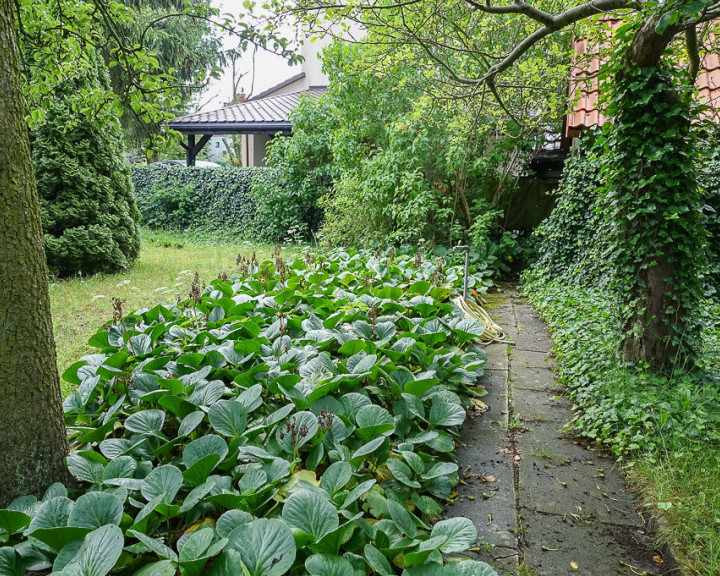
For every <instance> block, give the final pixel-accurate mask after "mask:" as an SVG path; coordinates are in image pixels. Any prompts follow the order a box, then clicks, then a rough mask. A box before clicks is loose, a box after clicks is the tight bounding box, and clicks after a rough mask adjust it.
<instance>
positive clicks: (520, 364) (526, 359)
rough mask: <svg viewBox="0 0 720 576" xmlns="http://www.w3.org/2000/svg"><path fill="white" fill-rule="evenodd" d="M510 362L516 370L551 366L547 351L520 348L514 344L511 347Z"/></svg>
mask: <svg viewBox="0 0 720 576" xmlns="http://www.w3.org/2000/svg"><path fill="white" fill-rule="evenodd" d="M511 354H512V357H511V362H512V365H513V366H514V367H515V368H516V370H523V369H525V368H551V367H552V362H551V360H550V358H549V357H548V354H547V352H536V351H533V350H522V349H519V348H518V347H517V346H515V347H514V348H513V349H512V353H511Z"/></svg>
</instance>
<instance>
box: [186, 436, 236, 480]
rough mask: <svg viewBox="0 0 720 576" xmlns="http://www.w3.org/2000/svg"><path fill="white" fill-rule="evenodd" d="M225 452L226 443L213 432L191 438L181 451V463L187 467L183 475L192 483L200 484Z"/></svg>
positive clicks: (226, 450) (220, 460)
mask: <svg viewBox="0 0 720 576" xmlns="http://www.w3.org/2000/svg"><path fill="white" fill-rule="evenodd" d="M227 453H228V445H227V443H226V442H225V440H223V439H222V438H221V437H220V436H217V435H215V434H208V435H206V436H201V437H200V438H198V439H197V440H193V441H192V442H190V444H188V445H187V446H186V447H185V450H184V451H183V464H184V465H185V466H186V467H187V469H186V470H185V473H184V474H183V477H184V478H185V480H187V481H188V482H190V483H192V484H202V483H203V482H205V480H207V477H208V476H209V475H210V472H212V471H213V470H214V469H215V467H216V466H217V465H218V464H219V463H220V462H222V461H223V459H224V458H225V456H227Z"/></svg>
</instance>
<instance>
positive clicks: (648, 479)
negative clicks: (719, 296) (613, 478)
mask: <svg viewBox="0 0 720 576" xmlns="http://www.w3.org/2000/svg"><path fill="white" fill-rule="evenodd" d="M662 74H663V73H661V74H660V75H661V76H662ZM634 81H637V82H650V83H651V87H652V90H649V95H648V97H649V98H651V99H652V98H653V97H654V96H653V94H656V95H657V94H662V93H663V91H664V90H667V82H668V80H667V77H664V78H657V77H654V76H653V74H652V73H650V72H647V71H645V72H643V74H642V75H641V76H639V77H636V79H635V80H634ZM663 86H665V87H663ZM626 95H627V94H623V95H622V96H621V97H622V98H624V97H625V96H626ZM676 104H677V101H676V100H673V99H672V98H668V97H667V95H666V94H664V95H662V97H661V102H659V103H658V105H659V106H660V107H662V106H664V105H667V106H674V105H676ZM629 108H630V109H632V106H629ZM678 110H679V109H678ZM678 113H679V114H683V112H682V111H681V110H680V111H679V112H678ZM621 118H622V119H623V120H624V119H628V120H629V121H630V120H632V122H630V123H629V124H628V125H625V124H623V122H622V121H620V122H616V125H615V126H613V127H612V128H610V129H606V131H605V133H604V134H603V135H602V136H600V137H595V136H593V137H590V138H588V139H586V140H585V142H583V143H582V144H581V146H580V149H579V150H577V151H576V155H575V156H574V157H573V158H571V160H570V161H569V162H568V164H567V165H566V169H565V173H564V176H563V181H562V183H561V186H560V191H561V193H560V195H559V198H558V203H557V207H556V210H555V212H554V213H553V215H552V216H551V218H549V219H548V220H547V221H546V223H545V224H544V225H543V226H542V227H541V228H540V230H539V231H538V235H539V236H540V238H541V244H540V254H541V256H540V259H539V261H538V263H537V264H536V265H535V267H534V268H533V269H532V270H530V272H529V273H528V274H527V275H526V280H527V283H526V286H525V291H526V293H527V294H528V296H529V297H530V300H531V302H532V303H533V304H534V305H535V306H536V307H537V308H538V310H539V311H540V312H541V313H542V314H543V316H544V317H545V319H546V320H547V321H548V324H549V326H550V329H551V331H552V334H553V338H554V340H555V343H556V347H555V353H556V356H557V359H558V369H559V375H560V377H561V379H562V381H563V382H564V383H565V384H566V385H567V387H568V392H569V395H570V396H571V398H572V399H573V401H574V402H575V403H576V404H577V405H578V406H579V408H580V410H579V411H578V413H577V415H576V416H575V418H574V419H573V421H572V423H571V424H572V427H573V429H574V430H575V431H576V432H577V433H579V434H580V435H582V436H585V437H586V438H589V439H590V440H592V441H596V442H598V443H601V444H602V445H605V446H608V447H609V448H611V449H612V450H613V451H614V452H615V453H616V454H617V455H619V456H621V457H622V458H623V460H624V462H625V464H626V465H627V466H628V467H629V469H630V472H631V475H632V476H633V477H634V478H635V479H636V480H637V482H638V485H639V486H640V488H641V490H642V493H643V496H644V499H645V502H646V504H647V505H648V506H649V507H650V508H651V509H653V511H654V512H655V513H656V514H658V515H660V516H662V517H663V521H662V522H661V524H660V537H661V538H662V539H663V540H665V541H669V542H670V543H671V544H673V545H674V547H675V549H676V551H677V552H678V554H679V555H680V557H681V562H682V564H683V565H684V567H685V568H687V569H688V570H689V572H690V573H693V574H703V575H717V574H718V573H720V572H718V566H720V564H719V563H718V552H717V551H718V549H720V522H718V521H717V518H718V517H719V516H718V514H719V513H720V512H719V511H720V500H719V499H718V498H716V497H715V495H714V488H713V486H714V485H715V484H716V483H717V474H716V473H715V471H716V469H717V466H718V458H717V451H718V447H720V386H719V384H720V371H718V365H720V349H719V348H718V335H719V334H720V309H719V308H718V305H717V302H716V301H715V300H713V298H714V297H716V293H717V280H716V278H717V277H716V273H717V265H718V261H717V251H716V246H717V241H718V237H717V221H716V214H715V212H714V211H713V208H714V206H715V205H716V203H717V190H718V189H717V179H716V178H715V177H714V171H715V169H716V166H717V159H716V153H715V151H714V150H712V149H711V148H710V147H707V146H705V145H697V146H696V147H695V149H694V152H692V153H691V152H689V151H688V149H687V148H682V147H677V148H676V147H674V145H673V149H672V150H670V149H667V150H666V149H665V148H662V147H659V146H658V143H657V142H655V144H652V142H653V140H652V138H651V137H646V138H644V139H643V140H642V141H641V140H640V139H639V135H638V134H635V133H633V134H631V132H634V131H635V130H637V126H638V125H641V123H640V122H638V121H637V119H635V120H633V116H632V114H629V115H628V116H622V117H621ZM672 118H673V115H672V114H667V115H663V116H662V118H659V119H658V121H660V122H668V123H669V126H665V127H664V128H663V130H664V131H665V132H667V131H668V130H672V129H675V128H674V127H678V126H683V125H686V126H687V127H689V123H686V122H685V121H681V122H679V123H677V124H676V123H674V122H673V121H672ZM644 121H649V122H650V123H651V124H653V122H655V120H654V119H648V118H647V117H645V119H644ZM617 124H619V125H617ZM653 125H654V124H653ZM608 132H609V135H608ZM702 136H704V134H703V132H702V131H700V130H698V131H697V132H696V134H695V137H696V138H698V140H697V141H696V142H697V143H698V144H702V140H700V137H702ZM681 137H682V138H686V137H687V136H683V135H682V134H678V138H681ZM628 139H630V140H632V142H629V141H628ZM709 140H710V141H712V140H713V138H710V139H709ZM623 142H624V144H621V143H623ZM632 146H638V147H639V149H640V150H641V152H639V153H638V154H637V155H635V156H633V157H632V158H630V159H628V160H627V161H626V162H627V163H629V164H628V165H629V166H630V171H631V173H632V174H631V175H630V176H626V177H624V180H623V176H622V174H623V170H624V169H625V168H626V164H622V163H621V162H620V159H621V158H620V157H621V156H623V155H626V154H627V151H628V149H629V148H631V147H632ZM658 150H664V152H663V154H662V155H663V157H665V156H667V157H668V158H670V159H671V160H672V159H674V160H672V161H669V163H668V165H667V166H664V167H663V168H662V169H663V170H665V169H667V170H669V171H670V172H669V173H665V172H661V170H660V169H657V170H650V172H646V171H643V170H647V169H648V168H647V167H648V166H651V165H652V162H653V161H656V160H657V159H658V156H655V155H653V154H654V152H653V151H655V152H657V151H658ZM658 153H659V152H658ZM645 156H649V158H648V159H647V160H644V158H645ZM636 162H644V164H643V166H644V167H643V168H642V170H639V169H637V168H636V167H635V168H634V167H633V166H636ZM692 163H694V164H695V166H692ZM695 168H697V170H698V174H699V175H700V179H699V183H700V185H699V186H696V185H695V180H694V176H693V175H692V173H693V171H694V170H695ZM643 174H645V175H646V176H648V175H650V174H652V175H650V176H649V177H651V178H654V177H655V176H653V175H659V174H663V177H662V182H660V183H659V184H658V186H657V187H655V188H652V189H650V188H647V189H644V188H643V185H641V184H638V183H637V182H635V179H636V178H642V177H643ZM686 174H690V175H689V176H687V177H686V176H685V175H686ZM657 177H659V176H657ZM633 182H635V184H633ZM650 190H653V191H654V192H653V196H652V197H651V198H650V197H649V196H648V194H650V193H651V192H650ZM655 191H659V192H658V195H657V196H656V195H654V193H655ZM638 194H639V196H638ZM662 206H665V207H664V208H662V209H661V207H662ZM687 210H693V211H694V215H692V217H690V218H684V217H683V214H684V213H685V211H687ZM678 220H681V222H678ZM688 226H691V229H689V228H688ZM706 238H708V239H709V242H706V240H705V239H706ZM668 244H672V247H671V248H668ZM663 255H664V256H663ZM661 257H664V258H667V259H668V260H666V262H667V264H669V265H671V266H669V267H668V266H666V267H665V273H666V274H668V278H670V280H669V282H668V284H667V285H666V290H667V294H666V299H665V300H663V305H667V306H670V307H671V308H670V309H669V310H670V312H671V313H672V314H673V315H674V316H675V317H676V318H678V317H679V318H683V320H682V322H681V323H677V324H674V325H670V324H667V325H666V326H670V327H671V328H672V329H673V332H672V333H668V335H667V338H665V339H664V340H663V345H666V346H670V347H672V349H673V350H674V352H673V354H672V355H671V357H670V360H671V362H670V363H669V364H667V365H666V366H669V368H667V369H666V371H665V372H664V373H663V372H661V373H658V372H657V371H653V370H650V369H649V368H650V367H649V365H648V364H647V363H645V362H639V363H636V364H632V363H628V361H627V360H628V357H627V350H623V346H622V344H623V342H627V339H628V332H629V330H631V328H632V326H631V322H629V320H630V319H631V318H632V315H631V311H632V310H633V309H634V308H635V306H634V304H636V302H635V303H634V302H633V298H637V294H638V291H643V290H645V289H646V283H645V282H643V278H645V281H647V277H643V276H642V274H641V272H642V271H643V270H647V269H649V268H650V267H652V266H655V265H656V264H657V262H658V260H659V259H660V258H661ZM634 269H637V270H639V271H640V273H639V274H640V275H639V276H634V275H633V273H632V271H633V270H634ZM673 278H674V280H673ZM703 293H704V295H703ZM673 298H674V299H675V300H673ZM672 302H675V304H672ZM656 314H659V312H657V311H656ZM635 319H636V320H637V317H636V318H635ZM648 326H649V324H648V323H647V322H645V323H644V326H643V329H647V328H648ZM683 327H684V328H683ZM676 329H677V330H676ZM673 334H674V336H673ZM678 338H681V339H682V341H680V340H678ZM656 367H657V365H656Z"/></svg>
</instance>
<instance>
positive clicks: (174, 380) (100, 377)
mask: <svg viewBox="0 0 720 576" xmlns="http://www.w3.org/2000/svg"><path fill="white" fill-rule="evenodd" d="M237 264H238V270H237V273H236V274H233V275H231V276H230V277H227V276H222V277H220V278H217V279H215V280H213V281H212V282H210V284H209V285H208V286H203V285H202V284H201V281H200V279H199V277H197V276H195V278H194V280H193V281H192V283H191V285H190V296H189V298H188V299H185V300H182V301H179V302H178V303H177V305H170V306H155V307H154V308H151V309H141V310H138V311H137V312H136V313H133V314H129V315H126V314H125V313H124V310H123V305H122V302H120V301H116V302H115V318H114V321H113V322H112V323H108V324H107V325H106V326H105V327H103V328H102V329H101V330H100V331H99V332H97V334H95V336H93V337H92V339H91V344H92V345H94V346H96V347H97V348H98V353H97V354H93V355H90V356H86V357H85V358H83V359H82V360H81V361H79V362H77V363H76V364H74V365H72V366H71V367H70V368H68V370H66V371H65V373H64V375H63V377H64V378H65V379H66V380H67V381H69V382H71V383H72V384H74V385H76V386H77V389H76V391H75V392H73V393H72V394H71V395H70V396H68V398H67V399H66V400H65V403H64V408H65V417H66V421H67V424H68V426H69V430H70V432H71V438H72V440H73V441H74V442H75V443H76V449H75V450H74V451H73V452H72V453H71V455H70V456H69V457H68V460H67V463H68V466H69V468H70V471H71V473H72V474H73V475H74V476H75V477H76V478H78V480H79V481H80V483H81V484H80V488H79V489H74V488H73V487H66V486H63V485H61V484H54V485H53V486H52V487H51V488H50V489H48V491H47V493H46V494H45V496H44V497H43V498H42V499H41V500H39V501H38V500H36V499H35V498H34V497H24V498H19V499H17V500H16V501H15V502H13V503H12V504H11V506H10V508H9V509H8V510H4V511H0V527H1V528H2V534H3V537H4V539H5V541H6V545H5V546H4V547H3V548H0V561H1V562H2V565H3V566H5V567H7V570H6V571H7V574H8V576H21V575H23V574H24V573H25V570H26V569H31V570H46V569H49V568H50V567H51V566H52V570H53V573H58V574H65V575H69V574H78V575H79V574H87V573H89V574H93V576H105V575H107V574H108V573H109V572H110V571H111V570H113V569H114V570H115V571H119V573H125V574H140V575H142V576H148V575H151V574H152V575H170V574H174V573H175V572H176V570H178V569H179V570H180V573H181V574H187V575H198V574H201V573H203V571H204V570H205V569H206V568H207V567H208V566H210V564H212V565H211V566H210V567H209V570H208V571H207V573H208V574H211V575H214V576H222V575H225V574H227V575H235V574H237V573H238V569H242V570H243V573H246V574H252V575H270V576H275V575H278V576H279V575H281V574H285V573H288V572H289V573H298V574H301V573H306V572H308V573H310V574H316V575H318V576H324V575H330V574H341V575H344V574H347V575H348V576H349V575H352V574H355V573H356V572H358V571H359V572H362V573H369V572H376V573H379V574H392V573H397V572H398V571H400V570H404V573H405V574H407V575H408V576H412V575H413V574H442V575H444V574H453V575H454V574H458V575H469V574H473V575H474V576H481V575H488V576H489V575H491V574H494V572H493V570H492V569H491V568H490V567H489V566H487V565H484V564H482V563H478V562H475V561H471V560H461V561H456V560H460V559H452V558H451V561H449V562H447V563H446V564H444V560H443V554H447V555H450V556H452V555H453V554H456V553H458V552H462V551H463V550H465V549H467V548H468V547H469V546H471V545H472V544H473V543H474V542H475V540H476V539H477V533H476V530H475V528H474V526H473V524H472V522H471V521H470V520H467V519H466V518H462V517H460V518H450V519H447V520H442V521H437V519H438V514H440V512H441V511H442V506H441V503H442V502H443V501H444V500H445V499H446V498H448V497H449V496H450V493H451V490H452V487H453V486H454V485H455V484H456V483H457V482H458V467H457V465H456V464H455V463H454V462H453V461H452V460H453V454H454V446H455V439H456V434H457V426H459V425H460V424H461V423H462V422H463V421H464V420H465V417H466V415H465V409H464V408H463V404H464V403H467V402H468V401H469V397H470V396H473V395H479V394H480V393H481V392H482V390H481V389H477V388H475V387H474V386H475V385H476V380H477V377H478V376H479V375H481V374H482V366H483V364H484V362H485V355H484V353H483V352H482V351H481V350H480V349H477V348H475V347H473V346H471V343H472V340H473V339H474V338H475V337H476V336H477V335H479V334H480V333H481V332H482V330H483V328H482V325H481V324H479V323H477V322H476V321H474V320H467V319H464V318H463V317H462V314H460V313H459V312H458V311H457V309H455V308H454V307H453V306H452V305H451V304H448V303H447V302H445V299H446V298H447V297H448V296H449V295H450V293H451V292H453V291H454V290H455V289H457V287H458V284H459V273H460V266H458V265H447V263H445V262H444V261H443V260H442V259H439V258H437V257H432V256H430V257H428V256H426V255H425V254H424V253H423V251H422V250H421V251H414V250H411V251H408V250H398V251H396V250H395V249H393V248H391V249H390V250H389V251H385V250H378V251H376V252H373V251H364V252H361V253H357V252H336V253H333V254H330V255H325V256H314V257H313V256H310V255H308V256H307V257H305V258H303V259H297V260H294V261H287V262H286V261H284V260H283V258H282V257H281V256H280V254H275V260H274V261H266V262H263V263H259V262H258V261H257V259H256V257H255V255H254V254H253V255H252V256H249V257H247V258H238V262H237ZM481 283H482V278H481V277H480V278H472V281H471V284H475V285H477V286H479V285H480V284H481ZM239 567H240V568H239Z"/></svg>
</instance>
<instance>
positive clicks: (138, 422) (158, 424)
mask: <svg viewBox="0 0 720 576" xmlns="http://www.w3.org/2000/svg"><path fill="white" fill-rule="evenodd" d="M164 424H165V412H164V411H162V410H142V411H140V412H135V413H134V414H131V415H130V416H128V417H127V419H126V420H125V429H126V430H129V431H130V432H136V433H138V434H154V433H157V432H160V430H162V427H163V425H164Z"/></svg>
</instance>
